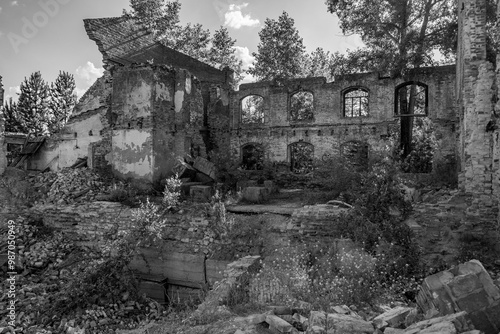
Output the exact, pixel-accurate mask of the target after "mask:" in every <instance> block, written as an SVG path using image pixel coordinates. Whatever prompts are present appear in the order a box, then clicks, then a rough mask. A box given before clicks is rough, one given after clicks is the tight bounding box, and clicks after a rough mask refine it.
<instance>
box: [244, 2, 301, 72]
mask: <svg viewBox="0 0 500 334" xmlns="http://www.w3.org/2000/svg"><path fill="white" fill-rule="evenodd" d="M259 37H260V43H259V45H258V46H257V50H258V52H257V53H255V52H253V53H252V55H253V56H254V57H255V62H254V63H253V64H252V67H251V68H250V69H249V70H248V73H249V74H251V75H253V76H255V77H256V78H257V79H258V80H263V81H267V80H275V79H288V78H295V77H297V76H300V74H301V73H302V72H303V62H304V56H305V47H304V44H303V43H302V38H301V37H300V35H299V32H298V30H297V29H296V28H295V26H294V20H293V19H292V18H291V17H290V16H288V14H287V12H283V14H281V16H280V17H279V18H278V20H272V19H266V21H265V22H264V27H263V28H262V30H261V31H260V32H259Z"/></svg>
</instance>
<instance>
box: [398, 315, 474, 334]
mask: <svg viewBox="0 0 500 334" xmlns="http://www.w3.org/2000/svg"><path fill="white" fill-rule="evenodd" d="M466 314H467V312H459V313H455V314H449V315H446V316H444V317H438V318H433V319H429V320H423V321H420V322H417V323H415V324H413V325H411V326H410V327H408V328H407V329H406V330H405V331H404V334H421V333H427V334H430V333H436V334H437V333H443V334H447V333H457V332H458V333H462V332H464V331H468V330H472V329H474V328H473V326H472V325H471V324H470V322H469V321H468V320H467V318H466ZM452 327H453V328H452ZM439 330H441V332H440V331H439Z"/></svg>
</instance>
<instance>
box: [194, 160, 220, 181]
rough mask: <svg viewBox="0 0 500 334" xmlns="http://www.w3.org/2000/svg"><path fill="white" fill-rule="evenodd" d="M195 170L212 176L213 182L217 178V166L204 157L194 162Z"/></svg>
mask: <svg viewBox="0 0 500 334" xmlns="http://www.w3.org/2000/svg"><path fill="white" fill-rule="evenodd" d="M193 168H194V169H196V170H198V171H200V172H202V173H203V174H205V175H208V176H210V177H211V178H212V179H213V180H215V177H216V173H215V171H216V169H215V165H214V164H213V163H212V162H210V161H208V160H207V159H205V158H202V157H197V158H196V160H195V161H194V164H193Z"/></svg>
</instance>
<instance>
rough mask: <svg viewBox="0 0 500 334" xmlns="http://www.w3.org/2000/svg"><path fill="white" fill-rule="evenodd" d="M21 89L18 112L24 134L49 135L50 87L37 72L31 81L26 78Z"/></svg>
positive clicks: (31, 77)
mask: <svg viewBox="0 0 500 334" xmlns="http://www.w3.org/2000/svg"><path fill="white" fill-rule="evenodd" d="M20 89H21V93H20V94H19V100H18V103H17V112H18V117H19V119H18V120H19V123H20V124H21V126H22V132H24V133H28V134H31V135H34V136H41V135H46V134H48V132H49V131H48V120H49V119H50V109H49V98H50V90H49V85H48V84H47V83H46V82H45V81H44V80H43V79H42V75H41V74H40V72H35V73H32V74H31V75H30V77H29V79H27V78H26V77H25V78H24V81H23V82H22V83H21V87H20Z"/></svg>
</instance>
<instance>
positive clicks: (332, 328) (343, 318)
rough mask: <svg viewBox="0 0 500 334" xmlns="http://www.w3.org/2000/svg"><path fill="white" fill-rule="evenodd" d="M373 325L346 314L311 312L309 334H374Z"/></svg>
mask: <svg viewBox="0 0 500 334" xmlns="http://www.w3.org/2000/svg"><path fill="white" fill-rule="evenodd" d="M374 330H375V329H374V327H373V325H372V324H371V323H370V322H368V321H365V320H363V319H360V318H358V317H354V316H351V315H346V314H337V313H331V314H326V313H324V312H317V311H311V314H310V316H309V327H308V329H307V331H306V333H307V334H316V333H330V332H332V333H344V334H363V333H370V334H371V333H373V331H374Z"/></svg>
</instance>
